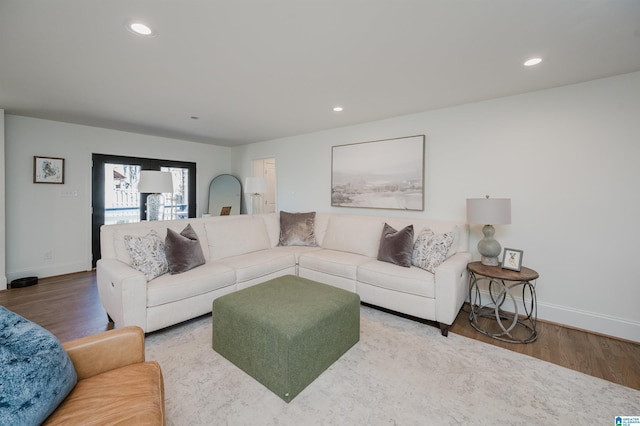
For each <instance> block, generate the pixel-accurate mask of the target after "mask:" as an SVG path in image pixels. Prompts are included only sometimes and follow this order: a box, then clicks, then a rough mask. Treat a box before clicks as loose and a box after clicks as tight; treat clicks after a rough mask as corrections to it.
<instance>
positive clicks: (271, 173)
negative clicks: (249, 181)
mask: <svg viewBox="0 0 640 426" xmlns="http://www.w3.org/2000/svg"><path fill="white" fill-rule="evenodd" d="M253 176H255V177H260V176H263V177H264V178H265V179H266V180H267V192H266V193H265V194H263V195H262V202H263V203H264V205H263V209H262V212H263V213H275V212H276V210H277V205H276V199H277V197H276V188H277V185H276V159H275V158H263V159H260V160H253Z"/></svg>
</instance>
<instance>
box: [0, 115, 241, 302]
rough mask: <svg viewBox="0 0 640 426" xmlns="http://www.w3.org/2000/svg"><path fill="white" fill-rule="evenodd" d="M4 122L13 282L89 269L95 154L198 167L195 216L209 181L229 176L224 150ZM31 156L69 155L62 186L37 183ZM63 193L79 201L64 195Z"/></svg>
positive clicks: (34, 122)
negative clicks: (46, 255)
mask: <svg viewBox="0 0 640 426" xmlns="http://www.w3.org/2000/svg"><path fill="white" fill-rule="evenodd" d="M4 123H5V128H6V140H5V150H4V152H5V155H6V159H5V160H6V161H4V162H2V164H5V173H6V228H7V229H6V250H7V252H6V269H7V278H8V279H9V281H11V280H13V279H15V278H18V277H24V276H31V275H35V276H38V277H47V276H52V275H60V274H65V273H70V272H77V271H82V270H89V269H91V154H92V153H99V154H113V155H126V156H136V157H146V158H161V159H171V160H179V161H192V162H196V164H197V166H196V167H197V170H196V176H197V182H196V188H197V215H198V216H200V215H201V214H202V212H203V211H206V209H207V206H208V204H207V203H208V197H209V183H210V182H211V179H213V178H214V177H215V176H217V175H218V174H222V173H229V159H230V149H229V148H226V147H218V146H212V145H206V144H200V143H193V142H186V141H181V140H175V139H166V138H159V137H154V136H147V135H141V134H135V133H127V132H119V131H115V130H108V129H101V128H96V127H88V126H78V125H74V124H68V123H60V122H55V121H48V120H40V119H34V118H27V117H20V116H12V115H8V114H7V115H6V116H5V120H4ZM34 155H41V156H51V157H62V158H64V159H65V183H64V185H50V184H34V183H33V156H34ZM62 190H64V191H77V192H78V197H75V198H66V197H61V196H60V195H61V194H60V191H62ZM45 251H51V252H52V253H53V256H52V257H53V258H52V259H51V260H46V259H45V258H44V252H45ZM2 258H4V256H2ZM1 288H3V287H0V289H1Z"/></svg>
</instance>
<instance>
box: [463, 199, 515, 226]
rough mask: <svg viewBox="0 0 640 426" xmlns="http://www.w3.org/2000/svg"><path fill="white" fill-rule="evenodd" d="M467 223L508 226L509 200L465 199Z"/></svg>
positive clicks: (509, 217) (509, 214)
mask: <svg viewBox="0 0 640 426" xmlns="http://www.w3.org/2000/svg"><path fill="white" fill-rule="evenodd" d="M467 222H468V223H475V224H478V225H509V224H510V223H511V199H510V198H489V196H487V197H486V198H469V199H467Z"/></svg>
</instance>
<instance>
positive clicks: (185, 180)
mask: <svg viewBox="0 0 640 426" xmlns="http://www.w3.org/2000/svg"><path fill="white" fill-rule="evenodd" d="M141 170H160V171H164V172H171V174H172V175H173V193H170V194H163V195H164V196H165V205H164V206H163V208H164V217H166V218H172V219H184V218H187V217H195V216H196V163H191V162H185V161H173V160H159V159H151V158H139V157H124V156H119V155H104V154H93V156H92V189H91V207H92V209H91V210H92V213H91V251H92V266H93V267H95V266H96V262H97V261H98V259H100V227H101V226H102V225H109V224H116V223H129V222H140V221H142V220H144V219H145V218H146V213H145V208H144V206H145V205H146V200H147V196H148V194H140V193H139V192H138V179H139V177H140V171H141Z"/></svg>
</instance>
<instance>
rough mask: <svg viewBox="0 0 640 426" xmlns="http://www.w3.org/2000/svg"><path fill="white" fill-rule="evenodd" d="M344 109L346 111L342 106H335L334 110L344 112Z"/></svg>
mask: <svg viewBox="0 0 640 426" xmlns="http://www.w3.org/2000/svg"><path fill="white" fill-rule="evenodd" d="M342 111H344V108H342V107H341V106H335V107H333V112H342Z"/></svg>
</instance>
